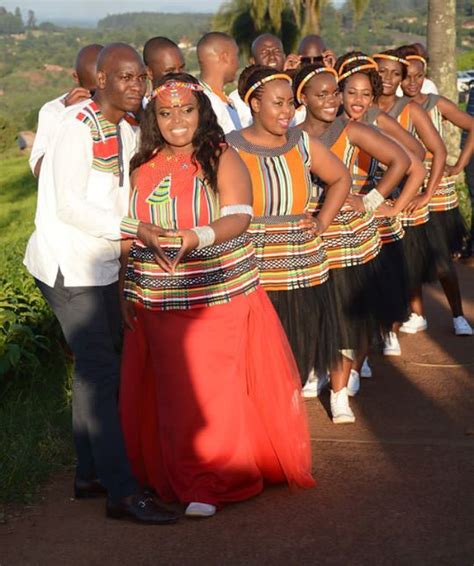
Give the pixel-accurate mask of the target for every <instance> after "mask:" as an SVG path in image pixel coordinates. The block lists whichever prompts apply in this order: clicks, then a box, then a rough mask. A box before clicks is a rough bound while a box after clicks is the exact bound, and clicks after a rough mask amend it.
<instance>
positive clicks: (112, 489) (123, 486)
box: [36, 272, 139, 500]
mask: <svg viewBox="0 0 474 566" xmlns="http://www.w3.org/2000/svg"><path fill="white" fill-rule="evenodd" d="M36 284H37V286H38V287H39V289H40V291H41V292H42V294H43V296H44V297H45V299H46V300H47V301H48V303H49V305H50V306H51V308H52V310H53V312H54V314H55V315H56V317H57V319H58V320H59V323H60V325H61V328H62V331H63V333H64V336H65V338H66V341H67V343H68V345H69V347H70V348H71V350H72V352H73V353H74V359H75V364H74V374H73V385H72V421H73V422H72V425H73V435H74V445H75V449H76V456H77V467H76V476H77V477H78V478H81V479H85V480H88V479H93V478H99V479H100V481H101V483H102V484H103V485H104V487H105V488H106V489H107V491H108V493H109V496H110V498H111V499H112V500H117V499H119V498H122V497H126V496H127V495H131V494H133V493H136V492H137V491H138V489H139V488H138V485H137V483H136V481H135V479H134V478H133V476H132V473H131V471H130V467H129V464H128V460H127V455H126V451H125V444H124V440H123V436H122V431H121V428H120V421H119V415H118V405H117V401H118V390H119V382H120V342H121V320H120V308H119V297H118V286H117V283H113V284H111V285H105V286H97V287H65V285H64V278H63V276H62V274H61V272H59V273H58V277H57V279H56V282H55V284H54V287H49V285H46V284H45V283H43V282H41V281H38V280H36Z"/></svg>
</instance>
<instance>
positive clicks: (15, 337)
mask: <svg viewBox="0 0 474 566" xmlns="http://www.w3.org/2000/svg"><path fill="white" fill-rule="evenodd" d="M35 204H36V183H35V180H34V179H33V177H32V175H31V173H30V171H29V168H28V163H27V159H26V157H24V156H19V155H15V156H12V157H9V158H7V159H2V160H1V161H0V264H1V265H2V266H3V269H2V274H1V276H0V322H1V324H0V329H1V335H0V338H1V340H2V342H0V346H2V347H3V348H5V345H7V346H8V347H10V348H11V349H12V352H13V353H16V354H15V356H14V362H15V364H14V366H13V367H11V368H10V370H9V371H7V372H6V373H3V375H1V374H0V462H1V465H0V501H3V502H6V501H20V502H25V501H28V500H29V499H31V497H32V496H33V495H34V493H35V490H36V488H37V485H38V483H39V482H41V481H43V480H45V479H47V477H48V476H49V474H50V473H51V472H52V471H53V470H54V469H56V468H57V467H58V466H61V465H62V464H64V463H66V462H67V463H70V462H71V460H72V452H71V447H70V445H71V442H70V432H69V430H70V409H69V387H68V371H67V366H66V365H65V363H64V356H63V355H62V352H61V348H60V345H59V342H58V341H57V339H56V337H57V335H58V333H57V327H56V325H55V322H54V319H53V317H52V315H51V313H50V312H49V310H48V309H47V308H46V307H45V304H44V302H43V300H42V298H41V295H40V294H39V293H38V291H37V290H36V288H35V286H34V282H33V281H32V278H31V277H30V276H29V275H28V273H27V272H26V270H25V269H24V267H23V266H22V257H23V252H24V248H25V244H26V241H27V238H28V236H29V234H30V233H31V231H32V229H33V218H34V209H35ZM11 311H16V314H17V318H15V320H14V321H13V323H12V324H11V325H8V324H5V320H6V317H7V316H8V315H9V313H10V312H11ZM18 313H20V314H18ZM5 333H7V336H6V337H5ZM58 352H59V353H60V355H58ZM3 353H5V352H4V351H3Z"/></svg>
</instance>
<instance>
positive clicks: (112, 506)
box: [107, 493, 178, 525]
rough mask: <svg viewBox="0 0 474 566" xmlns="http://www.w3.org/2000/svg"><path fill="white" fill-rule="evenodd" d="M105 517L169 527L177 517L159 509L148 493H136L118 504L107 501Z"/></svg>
mask: <svg viewBox="0 0 474 566" xmlns="http://www.w3.org/2000/svg"><path fill="white" fill-rule="evenodd" d="M107 517H110V518H112V519H126V520H129V521H136V522H137V523H144V524H148V525H169V524H170V523H176V521H177V520H178V516H177V515H176V514H175V513H173V512H172V511H168V510H167V509H163V508H161V507H159V506H158V505H157V503H156V501H155V500H154V499H153V497H151V496H150V494H149V493H136V494H135V495H132V496H131V497H127V498H125V499H122V500H121V501H120V502H118V503H113V502H112V501H110V499H109V500H108V501H107Z"/></svg>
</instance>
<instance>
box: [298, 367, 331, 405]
mask: <svg viewBox="0 0 474 566" xmlns="http://www.w3.org/2000/svg"><path fill="white" fill-rule="evenodd" d="M328 383H329V374H328V372H324V373H321V374H318V373H316V372H315V371H314V369H313V370H311V373H310V374H309V376H308V379H307V380H306V383H305V384H304V387H303V397H304V398H305V399H316V397H319V395H320V394H321V391H322V390H323V389H324V388H325V387H326V386H327V385H328Z"/></svg>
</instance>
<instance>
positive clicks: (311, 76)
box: [295, 67, 338, 104]
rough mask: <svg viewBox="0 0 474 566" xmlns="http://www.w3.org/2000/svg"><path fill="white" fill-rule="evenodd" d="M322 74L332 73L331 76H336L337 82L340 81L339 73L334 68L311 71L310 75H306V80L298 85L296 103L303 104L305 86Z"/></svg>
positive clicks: (320, 68)
mask: <svg viewBox="0 0 474 566" xmlns="http://www.w3.org/2000/svg"><path fill="white" fill-rule="evenodd" d="M320 73H331V75H334V76H335V77H336V81H337V80H338V75H337V71H336V70H335V69H333V68H332V67H319V68H318V69H314V71H311V73H308V74H307V75H306V77H304V79H303V80H302V81H301V82H300V84H299V85H298V88H297V89H296V95H295V98H296V102H299V103H300V104H301V93H302V92H303V89H304V87H305V85H306V84H307V83H308V82H309V81H310V80H311V79H312V78H313V77H315V76H316V75H319V74H320Z"/></svg>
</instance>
